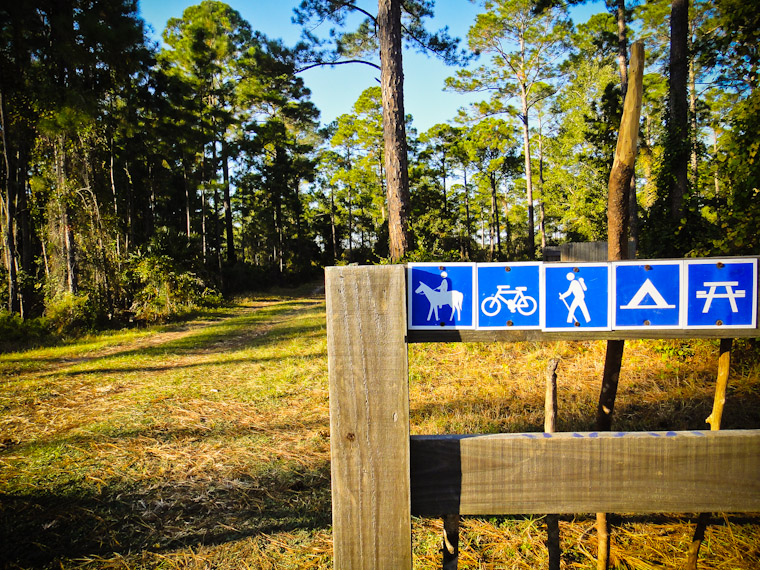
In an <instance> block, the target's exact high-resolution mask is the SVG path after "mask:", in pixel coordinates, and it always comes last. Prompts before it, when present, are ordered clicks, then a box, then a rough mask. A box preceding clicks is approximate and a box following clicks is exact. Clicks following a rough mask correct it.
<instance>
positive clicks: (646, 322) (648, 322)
mask: <svg viewBox="0 0 760 570" xmlns="http://www.w3.org/2000/svg"><path fill="white" fill-rule="evenodd" d="M644 324H645V325H646V326H649V325H651V324H652V323H651V321H648V320H646V321H644Z"/></svg>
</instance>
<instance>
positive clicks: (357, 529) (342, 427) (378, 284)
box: [325, 265, 412, 570]
mask: <svg viewBox="0 0 760 570" xmlns="http://www.w3.org/2000/svg"><path fill="white" fill-rule="evenodd" d="M325 277H326V280H325V291H326V298H327V354H328V375H329V382H330V449H331V462H332V467H331V469H332V508H333V552H334V567H335V568H336V569H337V570H387V569H389V568H393V569H394V570H410V569H411V567H412V539H411V492H410V473H409V372H408V362H407V345H406V310H405V307H406V271H405V268H404V267H403V266H401V265H389V266H378V267H328V268H327V269H326V271H325Z"/></svg>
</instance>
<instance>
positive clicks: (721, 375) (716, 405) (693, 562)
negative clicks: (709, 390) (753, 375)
mask: <svg viewBox="0 0 760 570" xmlns="http://www.w3.org/2000/svg"><path fill="white" fill-rule="evenodd" d="M732 344H733V339H731V338H722V339H720V349H719V350H720V355H719V356H718V379H717V382H716V383H715V399H714V400H713V409H712V413H711V414H710V415H709V416H708V418H707V419H706V420H705V422H706V423H708V424H710V430H711V431H718V430H719V429H720V421H721V419H722V418H723V407H724V406H725V405H726V388H727V387H728V374H729V372H730V371H731V345H732ZM709 522H710V513H700V514H699V517H698V518H697V526H696V528H695V529H694V538H693V539H692V541H691V544H690V545H689V551H688V554H687V556H686V570H697V561H698V560H699V549H700V548H701V547H702V541H703V540H704V539H705V531H706V530H707V524H708V523H709Z"/></svg>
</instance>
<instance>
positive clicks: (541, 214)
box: [538, 114, 546, 252]
mask: <svg viewBox="0 0 760 570" xmlns="http://www.w3.org/2000/svg"><path fill="white" fill-rule="evenodd" d="M538 191H539V196H538V229H539V233H540V234H541V251H542V252H543V251H544V250H545V249H546V212H545V211H544V200H545V196H544V133H543V124H542V122H541V114H539V115H538Z"/></svg>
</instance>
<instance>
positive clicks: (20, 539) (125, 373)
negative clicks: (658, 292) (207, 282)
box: [0, 284, 760, 570]
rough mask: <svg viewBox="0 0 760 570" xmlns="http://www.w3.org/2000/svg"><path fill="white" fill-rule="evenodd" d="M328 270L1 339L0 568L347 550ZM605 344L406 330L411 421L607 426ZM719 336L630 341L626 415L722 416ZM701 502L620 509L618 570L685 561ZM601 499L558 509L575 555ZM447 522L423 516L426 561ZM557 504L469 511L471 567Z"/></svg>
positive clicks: (157, 563) (752, 348)
mask: <svg viewBox="0 0 760 570" xmlns="http://www.w3.org/2000/svg"><path fill="white" fill-rule="evenodd" d="M319 289H320V288H319V286H318V285H315V284H312V285H309V286H304V287H302V288H299V289H282V290H278V291H273V292H270V293H267V294H261V295H253V296H249V297H246V298H239V299H236V300H235V303H234V304H233V305H229V306H225V307H221V308H216V309H208V310H202V311H201V313H200V315H199V317H198V319H197V320H195V321H183V322H178V323H170V324H167V325H164V326H161V327H155V328H151V329H141V330H131V331H112V332H110V333H108V334H102V335H91V336H88V337H87V338H85V339H81V340H78V341H72V342H69V343H66V344H61V345H59V346H56V347H54V348H40V349H35V350H30V351H26V352H16V353H8V354H4V355H0V411H1V414H2V415H0V433H1V434H2V435H1V437H0V544H2V545H3V547H2V548H0V567H3V568H68V569H73V568H77V569H81V568H88V569H96V568H97V569H100V568H130V569H143V568H144V569H148V568H150V569H153V568H162V569H163V568H178V569H179V568H181V569H195V568H198V569H201V568H214V569H224V570H226V569H233V568H234V569H237V568H256V569H282V568H307V569H308V568H319V569H323V568H324V569H327V568H330V567H331V566H332V556H331V553H332V546H331V531H330V519H331V512H330V492H331V490H330V464H329V455H330V452H329V450H330V447H329V438H330V424H329V413H328V386H327V341H326V337H325V315H324V309H325V307H324V301H323V299H321V298H320V297H319V296H318V295H320V294H321V291H320V290H319ZM604 350H605V344H604V343H603V342H553V343H514V344H508V343H501V344H485V343H471V344H469V343H455V344H435V343H431V344H416V345H410V347H409V369H410V409H411V430H412V432H413V433H414V434H438V433H495V432H510V431H518V432H519V431H541V430H542V429H543V401H544V388H545V385H544V382H545V376H546V370H547V365H548V363H549V361H550V360H552V359H554V358H559V359H560V364H559V367H558V370H557V374H558V390H559V394H558V402H559V414H558V418H557V419H558V431H588V430H591V429H593V424H594V417H595V410H596V402H597V398H598V389H599V382H600V378H601V372H602V367H603V361H604ZM717 356H718V343H717V341H703V340H698V341H678V342H675V341H668V342H667V343H662V342H659V341H632V342H627V343H626V348H625V353H624V360H623V370H622V374H621V379H620V388H619V391H618V398H617V404H616V409H615V412H614V416H613V418H614V419H613V429H616V430H632V431H643V430H655V429H656V430H661V429H667V430H670V429H674V430H680V429H686V430H691V429H706V428H707V427H708V426H707V425H706V424H705V421H704V420H705V418H706V417H707V416H708V415H709V413H710V409H711V407H712V398H713V392H714V386H715V373H716V368H717ZM723 426H724V427H725V428H742V429H760V351H758V346H757V344H756V343H754V342H753V341H744V340H742V341H737V342H735V344H734V351H733V363H732V373H731V377H730V381H729V391H728V396H727V402H726V408H725V412H724V415H723ZM694 520H695V517H694V516H693V515H692V514H689V513H686V514H664V515H648V516H633V515H614V516H613V517H612V523H613V547H612V563H613V568H616V569H626V570H633V569H635V570H649V569H653V568H658V569H660V568H673V569H675V568H680V567H681V566H682V565H683V561H684V560H685V555H686V554H685V553H686V548H687V545H688V543H689V542H690V540H691V535H692V533H693V528H694ZM593 527H594V516H593V514H578V515H576V516H567V517H561V519H560V530H561V549H562V560H563V565H564V566H563V568H566V569H589V570H591V569H593V568H595V567H596V562H595V553H596V534H595V531H594V528H593ZM441 531H442V525H441V521H440V520H437V519H427V518H415V519H414V520H413V556H414V564H415V569H425V570H428V569H431V570H432V569H434V568H440V565H441V554H440V548H441V546H440V545H441V539H440V537H441ZM545 536H546V530H545V523H544V520H543V518H542V517H528V516H504V517H463V521H462V529H461V535H460V548H461V551H460V563H459V568H461V569H481V568H491V569H496V568H499V569H513V568H514V569H517V568H541V567H546V564H547V554H546V547H545V544H544V541H545ZM758 537H760V516H751V515H721V514H716V515H714V516H713V518H712V520H711V525H710V527H709V528H708V531H707V538H706V541H705V543H704V545H703V547H702V550H701V559H700V566H699V567H700V569H701V570H705V569H706V570H717V569H718V568H722V569H726V568H731V569H735V570H756V569H757V568H758V567H760V538H758Z"/></svg>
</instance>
